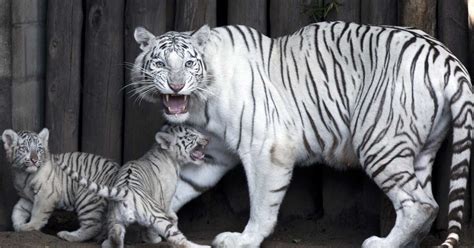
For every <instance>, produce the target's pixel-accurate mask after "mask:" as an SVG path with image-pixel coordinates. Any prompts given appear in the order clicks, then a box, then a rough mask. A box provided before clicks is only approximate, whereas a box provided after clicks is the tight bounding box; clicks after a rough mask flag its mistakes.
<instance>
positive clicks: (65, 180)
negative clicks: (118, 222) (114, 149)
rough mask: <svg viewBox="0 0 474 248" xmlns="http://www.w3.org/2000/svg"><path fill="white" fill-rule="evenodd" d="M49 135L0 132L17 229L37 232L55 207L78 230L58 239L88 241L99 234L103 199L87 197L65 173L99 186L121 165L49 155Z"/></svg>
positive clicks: (87, 157)
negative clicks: (72, 215)
mask: <svg viewBox="0 0 474 248" xmlns="http://www.w3.org/2000/svg"><path fill="white" fill-rule="evenodd" d="M48 138H49V131H48V129H46V128H44V129H43V130H42V131H41V132H40V133H34V132H30V131H20V132H18V133H17V132H15V131H13V130H11V129H7V130H5V131H4V132H3V134H2V140H3V144H4V148H5V151H6V157H7V160H8V161H9V162H10V163H11V166H12V168H13V170H12V171H13V176H14V186H15V189H16V190H17V192H18V194H19V195H20V200H19V201H18V203H16V205H15V207H14V208H13V213H12V221H13V228H14V229H15V231H33V230H40V229H41V228H42V227H43V226H44V225H46V223H47V222H48V219H49V217H50V216H51V213H52V212H53V210H54V209H64V210H67V211H75V212H76V213H77V215H78V219H79V222H80V228H79V229H78V230H76V231H73V232H68V231H61V232H58V236H59V237H60V238H62V239H65V240H67V241H71V242H81V241H86V240H89V239H91V238H94V237H96V236H98V235H99V234H100V232H101V230H102V228H103V226H104V224H105V223H106V222H105V215H104V213H105V212H106V211H107V201H106V199H103V198H102V197H99V196H97V195H95V194H91V193H90V192H88V191H87V189H85V188H84V187H81V186H79V184H78V183H77V182H73V180H71V178H69V177H68V176H67V175H66V174H65V173H64V172H63V169H65V168H70V169H73V170H75V171H77V172H78V173H79V174H81V175H83V174H86V173H87V175H88V176H90V178H91V179H92V180H95V181H97V182H100V183H102V184H111V183H112V182H113V180H114V178H115V174H116V173H117V171H118V169H119V165H118V164H117V163H115V162H112V161H110V160H108V159H105V158H102V157H100V156H97V155H92V154H87V153H79V152H73V153H62V154H51V153H50V152H49V150H48Z"/></svg>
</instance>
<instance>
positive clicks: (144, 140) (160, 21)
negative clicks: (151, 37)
mask: <svg viewBox="0 0 474 248" xmlns="http://www.w3.org/2000/svg"><path fill="white" fill-rule="evenodd" d="M168 2H169V1H155V0H146V1H141V0H128V1H127V4H126V8H125V44H124V47H125V61H126V62H128V63H133V62H134V61H135V58H136V56H137V55H138V54H139V52H140V48H139V46H138V44H137V43H136V42H135V39H134V38H133V31H134V30H135V28H136V27H137V26H143V27H145V28H147V29H148V30H150V32H152V33H153V34H155V35H160V34H163V33H164V32H165V31H166V25H167V21H166V20H167V16H166V10H167V3H168ZM125 78H126V80H127V81H126V82H130V70H129V69H125ZM127 92H130V88H127V89H126V90H125V91H124V93H125V94H124V95H125V101H124V102H125V106H124V108H125V116H124V133H123V136H124V140H123V161H129V160H132V159H136V158H138V157H140V156H142V155H143V154H144V153H145V152H146V151H147V150H148V149H150V147H151V145H152V144H153V143H154V141H155V139H154V137H155V132H156V131H158V130H159V129H160V127H161V126H162V125H163V123H164V119H163V117H162V112H161V106H160V103H156V104H152V103H148V102H145V101H142V102H140V103H138V102H136V101H135V99H134V98H130V97H129V96H130V93H127Z"/></svg>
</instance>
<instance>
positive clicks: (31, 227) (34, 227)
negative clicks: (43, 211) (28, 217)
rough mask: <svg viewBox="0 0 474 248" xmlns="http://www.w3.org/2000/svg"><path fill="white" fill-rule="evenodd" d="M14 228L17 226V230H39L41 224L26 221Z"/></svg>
mask: <svg viewBox="0 0 474 248" xmlns="http://www.w3.org/2000/svg"><path fill="white" fill-rule="evenodd" d="M14 228H15V231H17V232H30V231H39V230H40V229H41V226H38V225H34V224H31V223H26V224H20V225H17V226H16V227H14Z"/></svg>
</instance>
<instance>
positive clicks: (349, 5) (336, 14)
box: [324, 0, 361, 23]
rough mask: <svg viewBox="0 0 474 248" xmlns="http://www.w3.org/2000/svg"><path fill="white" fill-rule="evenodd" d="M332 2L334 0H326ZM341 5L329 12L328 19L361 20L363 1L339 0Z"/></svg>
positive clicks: (325, 0)
mask: <svg viewBox="0 0 474 248" xmlns="http://www.w3.org/2000/svg"><path fill="white" fill-rule="evenodd" d="M324 2H325V3H326V4H327V3H330V2H333V0H324ZM337 3H338V4H339V7H337V9H334V10H331V11H330V12H329V13H328V16H327V18H326V20H328V21H344V22H357V23H359V22H360V11H361V7H360V5H361V2H360V0H338V1H337Z"/></svg>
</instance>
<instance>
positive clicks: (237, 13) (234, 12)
mask: <svg viewBox="0 0 474 248" xmlns="http://www.w3.org/2000/svg"><path fill="white" fill-rule="evenodd" d="M227 13H228V16H227V22H228V24H242V25H247V26H250V27H253V28H255V29H257V30H258V31H260V32H262V33H264V34H266V33H267V0H241V1H229V2H228V11H227Z"/></svg>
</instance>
